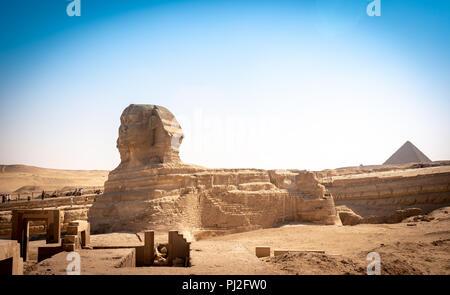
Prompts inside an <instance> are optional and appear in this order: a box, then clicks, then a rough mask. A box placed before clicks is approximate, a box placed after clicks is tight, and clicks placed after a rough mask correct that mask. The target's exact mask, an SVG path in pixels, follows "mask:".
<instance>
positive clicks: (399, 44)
mask: <svg viewBox="0 0 450 295" xmlns="http://www.w3.org/2000/svg"><path fill="white" fill-rule="evenodd" d="M369 2H371V1H368V0H352V1H350V0H342V1H338V0H323V1H319V0H317V1H314V0H311V1H283V0H278V1H264V0H258V1H245V0H239V1H233V0H232V1H214V0H207V1H200V0H199V1H136V0H135V1H125V0H123V1H119V0H108V1H101V0H81V16H74V17H69V16H68V15H67V14H66V6H67V5H68V4H69V1H66V0H54V1H37V0H26V1H25V0H1V2H0V3H1V12H2V17H1V18H0V29H1V30H0V45H1V48H0V78H1V79H0V111H1V115H0V163H1V164H27V165H35V166H41V167H50V168H66V169H113V168H114V167H116V166H117V165H118V163H119V162H120V157H119V153H118V151H117V149H116V147H115V146H116V139H117V136H118V127H119V125H120V120H119V118H120V114H121V113H122V111H123V109H124V108H125V107H126V106H128V105H129V104H130V103H142V104H146V103H147V104H158V105H162V106H165V107H167V108H168V109H169V110H171V111H172V112H173V113H174V115H175V116H176V117H177V119H178V121H179V122H180V124H181V126H182V128H183V131H184V134H185V139H184V141H183V144H182V145H181V158H182V160H183V161H184V162H187V163H195V164H199V165H204V166H207V167H236V168H245V167H247V168H267V169H270V168H297V169H310V170H319V169H325V168H336V167H342V166H353V165H359V164H365V165H369V164H381V163H383V162H384V161H385V160H386V159H387V158H388V157H389V156H390V155H391V154H392V153H393V152H395V150H396V149H398V148H399V147H400V146H401V145H402V144H403V143H404V142H405V141H406V140H410V141H411V142H412V143H414V144H415V145H416V146H417V147H418V148H419V149H420V150H422V151H423V152H424V153H425V154H426V155H427V156H428V157H429V158H431V159H432V160H445V159H450V132H449V126H450V116H449V111H450V96H449V93H450V1H446V0H443V1H426V0H423V1H404V0H381V16H378V17H376V16H374V17H369V16H368V15H367V14H366V6H367V4H368V3H369Z"/></svg>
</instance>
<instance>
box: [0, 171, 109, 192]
mask: <svg viewBox="0 0 450 295" xmlns="http://www.w3.org/2000/svg"><path fill="white" fill-rule="evenodd" d="M107 177H108V171H105V170H60V169H47V168H39V167H33V166H26V165H0V192H1V193H12V192H14V191H16V190H19V192H22V193H25V192H28V191H42V190H46V191H53V190H56V189H62V188H64V187H96V186H101V187H102V186H103V184H104V183H105V180H106V179H107ZM21 188H22V189H21Z"/></svg>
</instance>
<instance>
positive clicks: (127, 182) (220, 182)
mask: <svg viewBox="0 0 450 295" xmlns="http://www.w3.org/2000/svg"><path fill="white" fill-rule="evenodd" d="M182 139H183V133H182V130H181V126H180V125H179V124H178V122H177V121H176V119H175V117H174V115H173V114H172V113H171V112H170V111H169V110H167V109H166V108H164V107H161V106H157V105H134V104H132V105H130V106H128V107H127V108H126V109H125V110H124V111H123V113H122V116H121V125H120V128H119V138H118V140H117V148H118V149H119V152H120V157H121V163H120V164H119V166H118V167H117V168H116V169H114V170H113V171H111V172H110V173H109V176H108V180H107V181H106V182H105V191H104V194H103V195H101V196H99V197H97V199H96V202H94V204H93V205H92V207H91V208H90V210H89V212H88V218H89V222H90V224H91V230H92V232H93V233H106V232H120V231H127V232H140V231H143V230H170V229H173V228H177V229H178V230H181V231H187V232H190V233H193V234H194V237H200V236H202V235H208V234H212V233H214V234H215V233H217V232H238V231H245V230H252V229H257V228H267V227H273V226H276V225H278V224H282V223H287V222H293V221H297V222H314V223H319V224H329V225H331V224H340V219H339V217H338V215H337V214H336V209H335V205H334V201H333V197H332V196H331V194H330V193H329V192H328V191H327V190H326V189H325V187H324V186H323V185H321V184H320V183H319V182H318V180H317V178H316V177H315V175H314V174H313V173H311V172H308V171H303V170H262V169H208V168H204V167H200V166H195V165H188V164H184V163H182V161H181V160H180V157H179V153H178V148H179V145H180V144H181V142H182Z"/></svg>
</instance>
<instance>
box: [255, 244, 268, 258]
mask: <svg viewBox="0 0 450 295" xmlns="http://www.w3.org/2000/svg"><path fill="white" fill-rule="evenodd" d="M255 254H256V257H258V258H259V257H268V256H270V247H267V246H256V247H255Z"/></svg>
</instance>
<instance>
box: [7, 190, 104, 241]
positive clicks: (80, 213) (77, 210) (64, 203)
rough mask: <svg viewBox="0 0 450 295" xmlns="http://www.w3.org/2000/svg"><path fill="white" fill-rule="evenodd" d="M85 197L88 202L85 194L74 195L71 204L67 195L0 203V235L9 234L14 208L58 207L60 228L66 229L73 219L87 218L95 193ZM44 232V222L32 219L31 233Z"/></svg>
mask: <svg viewBox="0 0 450 295" xmlns="http://www.w3.org/2000/svg"><path fill="white" fill-rule="evenodd" d="M87 197H88V202H86V201H85V196H78V197H74V202H73V205H72V206H71V202H70V198H69V197H60V198H55V199H46V200H33V201H29V202H27V201H24V202H10V203H5V204H2V206H1V207H0V236H1V237H8V236H10V235H11V217H12V210H15V209H37V208H41V209H50V208H51V209H60V210H61V215H62V218H63V221H62V230H66V228H67V225H68V224H69V223H70V222H72V221H74V220H87V218H88V216H87V215H88V210H89V208H90V207H91V206H92V203H93V201H94V199H95V197H96V195H90V196H87ZM45 232H46V228H45V222H42V221H34V222H32V223H31V225H30V233H31V234H43V233H45Z"/></svg>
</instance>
